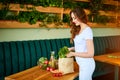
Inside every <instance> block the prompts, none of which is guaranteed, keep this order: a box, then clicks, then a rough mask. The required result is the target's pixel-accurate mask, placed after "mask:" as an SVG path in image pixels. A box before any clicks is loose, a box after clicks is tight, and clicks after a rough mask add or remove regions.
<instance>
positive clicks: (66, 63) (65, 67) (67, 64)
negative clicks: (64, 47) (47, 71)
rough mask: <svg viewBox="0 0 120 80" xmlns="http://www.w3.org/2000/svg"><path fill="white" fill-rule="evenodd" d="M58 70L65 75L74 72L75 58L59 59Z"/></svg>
mask: <svg viewBox="0 0 120 80" xmlns="http://www.w3.org/2000/svg"><path fill="white" fill-rule="evenodd" d="M58 69H59V71H60V72H62V73H63V74H68V73H72V72H74V59H73V58H59V60H58Z"/></svg>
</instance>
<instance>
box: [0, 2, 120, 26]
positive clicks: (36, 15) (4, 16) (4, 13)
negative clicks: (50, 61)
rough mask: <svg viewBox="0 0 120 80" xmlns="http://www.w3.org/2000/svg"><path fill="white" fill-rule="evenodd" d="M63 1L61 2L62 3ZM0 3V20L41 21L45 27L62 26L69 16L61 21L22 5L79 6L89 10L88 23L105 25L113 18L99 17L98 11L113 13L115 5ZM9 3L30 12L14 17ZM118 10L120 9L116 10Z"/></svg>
mask: <svg viewBox="0 0 120 80" xmlns="http://www.w3.org/2000/svg"><path fill="white" fill-rule="evenodd" d="M62 1H63V2H62ZM0 2H1V3H2V4H3V5H4V6H5V7H4V8H2V9H1V10H0V13H1V14H0V19H1V20H17V21H20V22H28V23H30V24H35V23H36V22H37V21H42V22H43V25H44V26H45V25H46V24H47V23H55V24H56V25H60V24H62V22H65V23H68V24H69V23H70V22H69V21H70V20H69V14H64V15H63V20H62V21H61V19H60V16H58V15H57V14H52V13H42V12H38V11H36V10H35V7H27V6H24V4H32V5H34V6H43V7H48V6H51V7H63V8H65V9H66V8H70V9H72V8H74V7H76V6H80V7H82V8H84V9H89V10H90V14H89V15H88V20H89V21H90V22H96V23H103V24H105V23H107V22H111V21H112V20H113V18H110V17H108V16H105V15H100V14H99V10H104V11H108V10H110V11H115V10H116V6H115V5H108V4H103V3H104V0H89V2H83V1H75V0H12V1H11V0H0ZM10 3H19V4H21V5H20V8H25V7H26V8H27V10H31V12H28V11H27V12H23V11H21V12H19V14H18V15H16V12H13V11H10V10H9V4H10ZM118 10H120V8H118Z"/></svg>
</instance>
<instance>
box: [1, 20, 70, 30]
mask: <svg viewBox="0 0 120 80" xmlns="http://www.w3.org/2000/svg"><path fill="white" fill-rule="evenodd" d="M40 24H41V22H37V23H36V24H32V25H31V24H29V23H27V22H25V23H21V22H18V21H2V20H1V21H0V28H45V27H46V28H69V26H68V25H67V24H65V23H64V24H63V25H59V26H56V25H55V24H54V23H51V24H47V25H46V26H40Z"/></svg>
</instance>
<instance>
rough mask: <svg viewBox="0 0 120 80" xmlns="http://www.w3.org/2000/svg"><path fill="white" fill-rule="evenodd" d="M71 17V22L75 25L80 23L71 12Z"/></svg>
mask: <svg viewBox="0 0 120 80" xmlns="http://www.w3.org/2000/svg"><path fill="white" fill-rule="evenodd" d="M71 18H72V22H73V23H75V25H76V26H79V25H80V21H79V20H78V18H77V17H76V16H75V15H74V13H71Z"/></svg>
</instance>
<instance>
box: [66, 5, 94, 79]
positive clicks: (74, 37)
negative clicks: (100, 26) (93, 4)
mask: <svg viewBox="0 0 120 80" xmlns="http://www.w3.org/2000/svg"><path fill="white" fill-rule="evenodd" d="M70 18H71V20H70V21H71V31H70V32H71V41H73V42H74V47H71V48H68V49H69V51H71V52H70V53H69V54H67V55H66V56H67V57H72V56H75V59H76V62H77V64H78V65H79V80H92V74H93V72H94V70H95V61H94V59H93V56H94V44H93V33H92V29H91V28H90V27H89V26H88V25H87V16H86V14H85V11H84V10H83V9H82V8H80V7H77V8H75V9H73V10H71V12H70ZM73 50H74V51H75V52H72V51H73Z"/></svg>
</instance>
